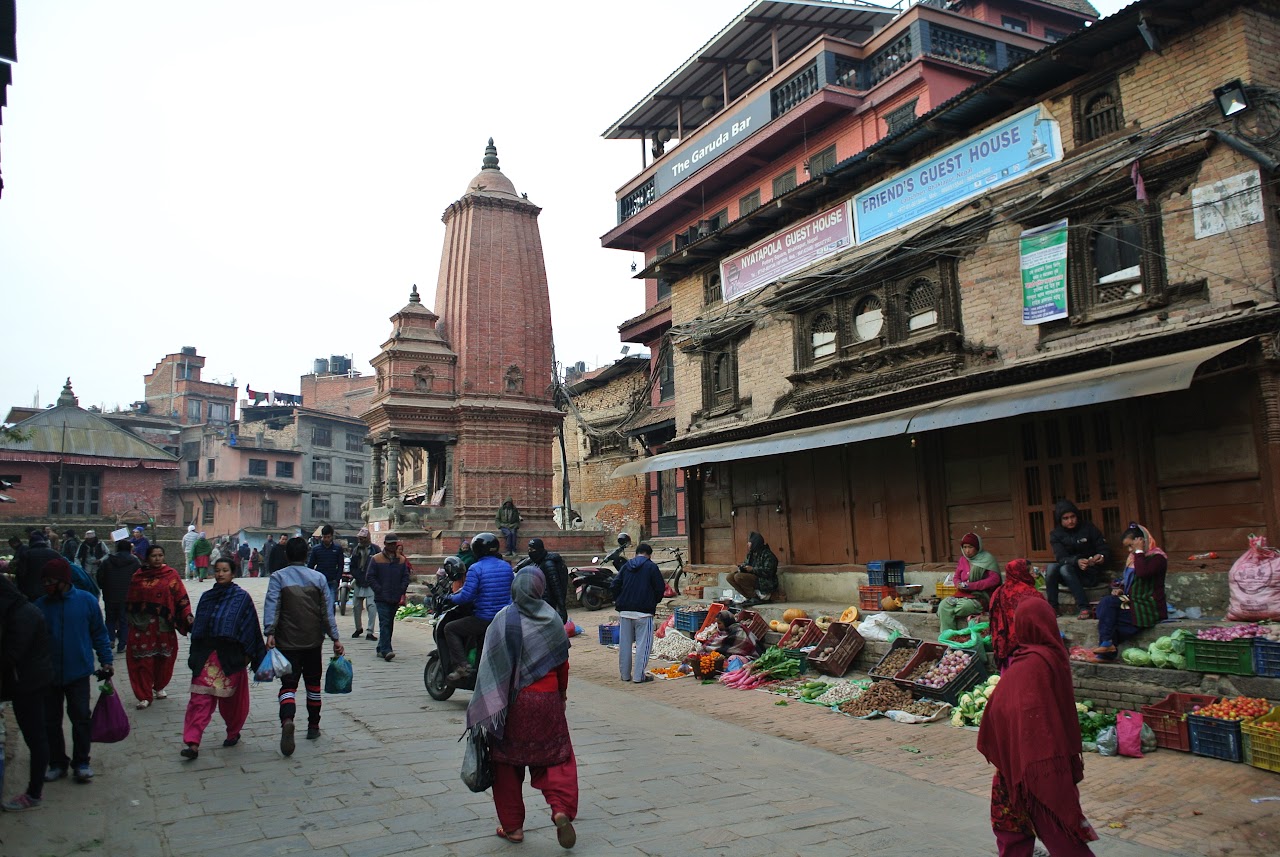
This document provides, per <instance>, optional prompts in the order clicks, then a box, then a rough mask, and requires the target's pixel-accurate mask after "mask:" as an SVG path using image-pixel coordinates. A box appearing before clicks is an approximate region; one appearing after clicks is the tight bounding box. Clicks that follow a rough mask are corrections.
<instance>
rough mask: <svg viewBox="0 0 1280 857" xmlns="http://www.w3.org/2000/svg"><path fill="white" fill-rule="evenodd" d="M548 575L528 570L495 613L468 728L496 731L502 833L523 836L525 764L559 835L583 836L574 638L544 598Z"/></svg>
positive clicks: (564, 841)
mask: <svg viewBox="0 0 1280 857" xmlns="http://www.w3.org/2000/svg"><path fill="white" fill-rule="evenodd" d="M546 585H547V582H546V578H544V577H543V575H542V572H541V571H539V570H537V569H535V568H526V569H524V570H522V571H521V572H520V573H519V574H517V575H516V576H515V579H514V580H513V581H512V582H511V600H512V603H511V604H510V605H509V606H507V607H504V608H503V609H502V610H500V611H499V612H498V615H497V616H494V617H493V622H491V623H490V624H489V630H488V632H487V633H486V634H485V637H484V650H483V651H482V652H481V654H480V667H479V670H478V672H477V674H476V689H475V694H474V695H473V696H472V697H471V704H470V705H469V706H467V727H468V728H479V729H481V730H483V732H484V733H485V734H486V735H488V736H489V749H490V758H491V760H492V762H493V803H494V807H495V808H496V809H497V812H498V824H499V827H498V836H501V837H502V838H503V839H506V840H507V841H509V842H523V841H524V797H523V795H522V793H521V789H522V786H523V785H524V769H525V768H526V767H528V768H529V774H530V777H529V779H530V782H531V783H532V785H533V787H534V788H535V789H538V790H539V791H540V792H542V794H543V796H544V797H545V798H546V799H547V803H548V804H549V805H550V806H551V820H552V822H553V823H554V824H555V826H556V839H557V841H558V842H559V843H560V845H561V846H562V847H564V848H572V847H573V845H574V843H575V842H576V841H577V834H576V833H575V832H574V829H573V819H574V818H575V817H577V814H578V763H577V760H576V759H574V756H573V744H572V743H571V742H570V740H569V723H568V721H567V720H566V719H565V714H564V709H565V699H566V696H567V692H568V686H569V638H568V636H567V635H566V634H565V630H564V623H563V622H561V620H560V616H559V615H558V614H557V613H556V611H555V610H553V609H552V608H551V607H550V606H549V605H548V604H547V602H545V601H543V600H542V594H543V592H544V591H545V590H546Z"/></svg>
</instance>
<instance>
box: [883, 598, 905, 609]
mask: <svg viewBox="0 0 1280 857" xmlns="http://www.w3.org/2000/svg"><path fill="white" fill-rule="evenodd" d="M880 609H881V610H901V609H902V602H901V601H899V600H898V599H897V598H894V597H893V596H892V595H886V596H885V597H884V598H881V599H880Z"/></svg>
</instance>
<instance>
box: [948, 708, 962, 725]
mask: <svg viewBox="0 0 1280 857" xmlns="http://www.w3.org/2000/svg"><path fill="white" fill-rule="evenodd" d="M951 725H952V726H963V725H964V713H963V712H962V711H960V709H958V708H957V709H956V710H955V711H953V712H951Z"/></svg>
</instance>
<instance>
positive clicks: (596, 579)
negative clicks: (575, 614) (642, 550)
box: [569, 533, 631, 610]
mask: <svg viewBox="0 0 1280 857" xmlns="http://www.w3.org/2000/svg"><path fill="white" fill-rule="evenodd" d="M630 544H631V537H630V536H628V535H627V534H626V533H622V534H621V535H619V536H618V546H617V547H616V548H614V549H613V550H612V551H611V552H610V553H609V555H608V556H606V557H605V558H604V559H603V560H601V559H600V557H598V556H594V557H592V558H591V563H592V564H591V565H584V566H580V567H578V568H575V569H573V570H572V571H570V572H569V588H570V589H572V590H573V592H574V594H575V595H576V596H577V598H578V603H579V604H580V605H582V606H583V607H585V608H587V609H588V610H601V609H603V608H604V607H606V606H608V605H609V603H610V602H612V601H613V591H612V587H613V578H614V576H615V575H616V574H617V573H618V572H619V571H621V570H622V566H624V565H626V563H627V556H626V554H627V548H628V547H629V546H630ZM610 566H612V568H610Z"/></svg>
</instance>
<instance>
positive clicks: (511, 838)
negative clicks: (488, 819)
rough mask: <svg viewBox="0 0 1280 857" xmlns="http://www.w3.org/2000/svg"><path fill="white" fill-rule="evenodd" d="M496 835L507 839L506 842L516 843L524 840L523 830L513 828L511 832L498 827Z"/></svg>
mask: <svg viewBox="0 0 1280 857" xmlns="http://www.w3.org/2000/svg"><path fill="white" fill-rule="evenodd" d="M498 835H499V836H501V837H502V838H503V839H505V840H507V841H508V842H515V843H517V844H519V843H521V842H524V831H523V830H514V831H512V832H511V833H507V832H506V831H505V830H503V829H502V828H501V827H499V828H498Z"/></svg>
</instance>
